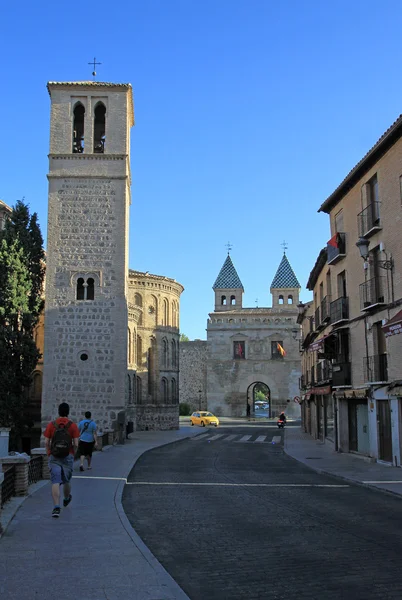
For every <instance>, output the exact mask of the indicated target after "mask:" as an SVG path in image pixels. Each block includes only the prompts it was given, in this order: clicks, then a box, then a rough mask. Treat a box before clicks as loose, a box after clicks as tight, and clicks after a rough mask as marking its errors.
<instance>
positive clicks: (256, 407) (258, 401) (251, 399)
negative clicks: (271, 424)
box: [246, 381, 271, 418]
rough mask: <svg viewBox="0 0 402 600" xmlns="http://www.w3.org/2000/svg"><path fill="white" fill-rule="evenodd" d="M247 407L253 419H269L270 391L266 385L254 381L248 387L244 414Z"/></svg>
mask: <svg viewBox="0 0 402 600" xmlns="http://www.w3.org/2000/svg"><path fill="white" fill-rule="evenodd" d="M247 405H249V407H250V409H249V410H250V413H251V414H253V415H254V416H255V417H268V418H270V417H271V390H270V389H269V387H268V386H267V384H266V383H262V381H255V382H254V383H251V384H250V385H249V386H248V388H247V394H246V414H248V409H247Z"/></svg>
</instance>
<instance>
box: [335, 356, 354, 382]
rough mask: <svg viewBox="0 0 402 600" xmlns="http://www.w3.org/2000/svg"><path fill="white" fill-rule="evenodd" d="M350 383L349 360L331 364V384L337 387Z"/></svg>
mask: <svg viewBox="0 0 402 600" xmlns="http://www.w3.org/2000/svg"><path fill="white" fill-rule="evenodd" d="M351 384H352V376H351V368H350V362H338V363H333V364H332V386H333V387H339V386H344V385H351Z"/></svg>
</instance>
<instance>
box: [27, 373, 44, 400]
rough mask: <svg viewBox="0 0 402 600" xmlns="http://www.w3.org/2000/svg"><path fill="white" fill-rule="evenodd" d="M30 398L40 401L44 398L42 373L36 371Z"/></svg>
mask: <svg viewBox="0 0 402 600" xmlns="http://www.w3.org/2000/svg"><path fill="white" fill-rule="evenodd" d="M29 398H30V400H33V401H34V402H40V401H41V398H42V373H35V374H34V376H33V380H32V384H31V387H30V389H29Z"/></svg>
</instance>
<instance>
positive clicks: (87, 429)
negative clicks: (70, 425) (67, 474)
mask: <svg viewBox="0 0 402 600" xmlns="http://www.w3.org/2000/svg"><path fill="white" fill-rule="evenodd" d="M78 429H79V430H80V441H79V444H78V455H79V457H80V463H81V464H80V471H83V470H84V458H86V459H87V463H88V469H91V468H92V467H91V462H92V451H93V449H94V447H95V448H96V445H97V443H98V437H97V435H96V423H95V422H94V421H92V419H91V413H90V411H89V410H87V412H86V413H85V419H83V420H82V421H80V422H79V424H78Z"/></svg>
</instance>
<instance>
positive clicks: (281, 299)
mask: <svg viewBox="0 0 402 600" xmlns="http://www.w3.org/2000/svg"><path fill="white" fill-rule="evenodd" d="M278 302H279V304H283V296H282V294H281V295H280V296H279V298H278Z"/></svg>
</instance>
